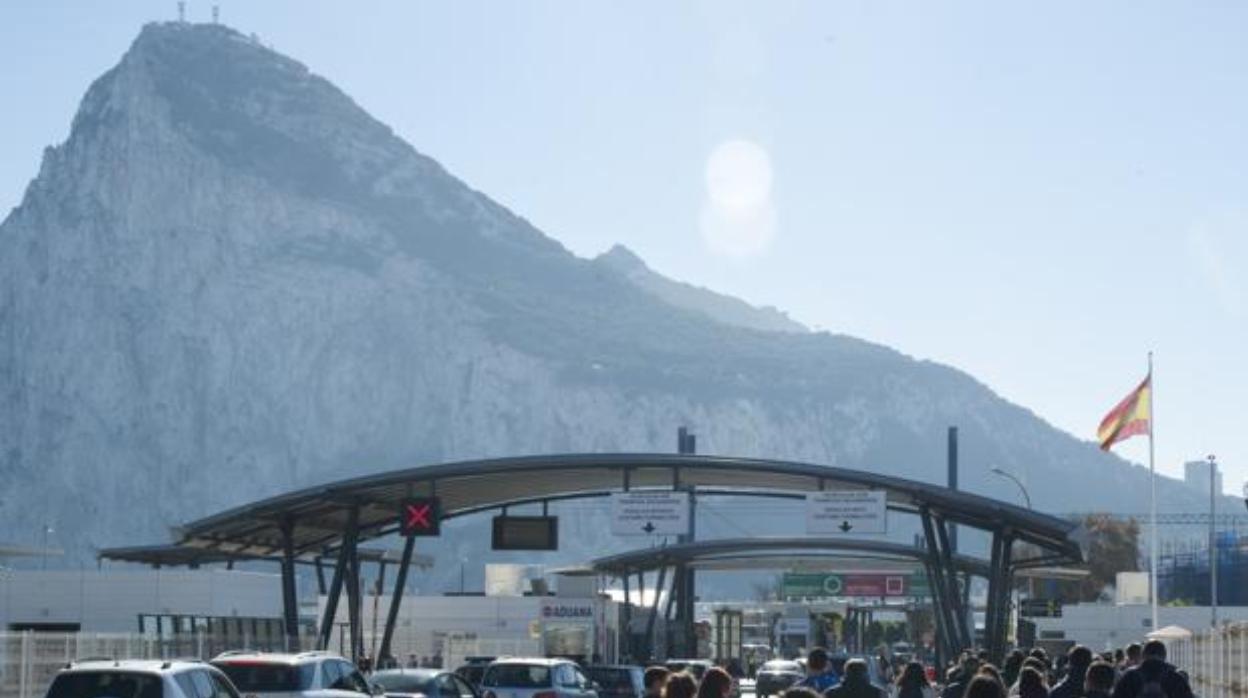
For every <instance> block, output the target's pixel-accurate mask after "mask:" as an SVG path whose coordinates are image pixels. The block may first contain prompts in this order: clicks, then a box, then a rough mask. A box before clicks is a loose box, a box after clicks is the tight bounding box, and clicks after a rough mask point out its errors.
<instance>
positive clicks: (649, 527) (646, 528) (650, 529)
mask: <svg viewBox="0 0 1248 698" xmlns="http://www.w3.org/2000/svg"><path fill="white" fill-rule="evenodd" d="M641 530H643V531H645V532H646V533H654V524H653V523H651V522H649V521H647V522H646V525H645V526H642V527H641Z"/></svg>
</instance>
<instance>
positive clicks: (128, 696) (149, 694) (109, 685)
mask: <svg viewBox="0 0 1248 698" xmlns="http://www.w3.org/2000/svg"><path fill="white" fill-rule="evenodd" d="M163 697H164V687H163V685H162V684H161V680H160V677H159V676H154V675H152V674H137V673H134V672H129V671H90V672H86V671H83V672H75V673H73V674H61V675H60V676H58V677H56V680H55V681H53V682H52V686H51V688H49V689H48V695H47V698H163Z"/></svg>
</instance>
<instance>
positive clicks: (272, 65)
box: [0, 23, 1202, 574]
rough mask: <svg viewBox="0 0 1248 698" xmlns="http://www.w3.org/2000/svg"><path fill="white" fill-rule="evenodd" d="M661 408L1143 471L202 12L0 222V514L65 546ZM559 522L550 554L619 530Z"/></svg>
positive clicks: (884, 448) (1086, 475) (733, 446)
mask: <svg viewBox="0 0 1248 698" xmlns="http://www.w3.org/2000/svg"><path fill="white" fill-rule="evenodd" d="M430 108H436V105H430ZM626 255H627V257H626ZM682 424H683V425H688V426H690V427H691V428H692V429H693V430H694V431H696V432H697V434H698V437H699V441H698V443H699V448H700V450H701V451H702V452H710V453H721V454H740V455H756V456H775V457H783V458H791V459H798V460H803V461H811V462H817V463H827V464H835V465H838V466H843V467H851V468H869V469H873V470H879V471H883V472H888V473H893V474H896V475H902V476H906V477H911V478H918V479H923V480H930V481H933V482H939V481H941V480H942V479H943V477H944V436H945V428H946V426H947V425H950V424H957V425H959V426H960V428H961V434H962V439H963V482H964V483H965V485H966V487H968V488H969V489H972V490H975V491H978V492H983V493H986V494H989V495H996V496H1001V497H1008V498H1011V499H1012V498H1013V497H1015V492H1014V490H1013V489H1012V488H1013V485H1012V484H1010V483H1008V482H1003V481H1001V480H1000V479H999V478H995V477H991V476H989V475H988V474H987V471H988V469H989V468H990V467H992V466H1000V467H1004V468H1008V469H1011V470H1013V471H1015V472H1018V473H1021V474H1023V476H1024V477H1026V478H1027V479H1028V482H1029V484H1030V488H1031V493H1032V496H1033V498H1034V499H1035V501H1036V504H1037V506H1038V507H1040V508H1043V509H1046V510H1050V511H1059V512H1060V511H1081V510H1091V509H1098V510H1101V509H1109V510H1117V511H1138V510H1141V509H1143V508H1144V507H1145V505H1146V502H1147V499H1146V492H1147V479H1146V474H1147V473H1146V472H1145V471H1144V470H1143V469H1141V468H1139V467H1136V466H1131V465H1129V464H1127V463H1125V462H1123V461H1121V460H1119V459H1118V458H1116V457H1113V456H1109V455H1105V454H1102V453H1100V452H1099V451H1097V449H1096V448H1095V447H1094V446H1092V445H1091V444H1089V443H1087V442H1085V441H1081V440H1079V439H1076V438H1073V437H1072V436H1070V435H1068V434H1065V433H1063V432H1060V431H1058V430H1056V429H1054V428H1053V427H1051V426H1050V425H1048V424H1046V423H1045V422H1044V421H1043V420H1042V419H1040V418H1038V417H1037V416H1036V415H1034V414H1032V413H1030V412H1028V411H1027V410H1026V409H1024V408H1022V407H1019V406H1017V405H1013V404H1010V403H1008V402H1006V401H1005V400H1003V399H1001V398H1000V397H998V396H996V395H994V394H993V393H992V392H991V391H990V390H989V389H987V388H986V387H985V386H984V385H982V384H980V383H978V382H977V381H975V379H973V378H972V377H970V376H968V375H966V374H964V373H961V372H959V371H957V370H954V369H952V368H949V367H946V366H942V365H939V364H935V363H930V362H924V361H915V360H912V359H910V358H908V357H906V356H904V355H902V354H900V353H898V352H896V351H894V350H892V349H889V348H887V347H883V346H879V345H875V344H871V343H869V342H865V341H862V340H859V339H855V338H852V337H845V336H837V335H832V334H828V333H813V332H808V331H805V328H803V327H801V326H800V325H798V324H797V323H794V322H793V321H791V320H788V319H787V318H785V317H784V316H783V315H781V314H779V313H778V312H775V311H768V310H759V309H755V308H751V307H749V306H747V305H746V304H744V303H741V302H739V301H736V300H734V299H731V298H728V297H724V296H719V295H716V294H712V293H710V292H707V291H704V290H701V289H694V288H692V287H689V286H685V285H683V284H679V283H677V282H673V281H671V280H667V279H663V278H662V277H659V276H658V275H656V274H654V273H653V272H650V271H649V270H647V269H645V267H644V264H643V263H642V262H641V261H640V260H639V259H636V258H635V256H632V255H631V253H626V252H623V251H620V250H617V251H615V252H612V253H609V254H608V255H606V256H605V257H603V258H600V259H598V260H586V259H581V258H578V257H576V256H575V255H573V254H571V253H570V252H569V251H567V250H566V249H565V248H564V247H563V246H562V245H560V244H559V243H558V242H556V241H555V240H552V239H551V238H549V237H547V236H546V235H544V234H542V232H541V231H539V230H537V229H536V228H534V227H533V226H532V225H530V224H529V223H528V222H527V221H525V220H524V219H523V218H522V217H520V216H518V215H516V214H515V213H512V212H511V211H508V210H507V209H505V208H503V207H502V206H500V205H498V204H497V203H495V202H493V201H491V200H490V199H489V198H488V197H487V196H486V195H484V194H482V193H479V192H476V191H474V190H472V189H471V188H470V187H469V186H468V185H466V184H465V183H463V182H461V181H459V180H458V179H456V178H455V177H454V176H452V175H451V174H449V173H448V172H447V171H446V170H445V169H443V168H442V167H441V166H440V165H439V164H438V163H436V162H434V161H433V160H431V159H429V158H428V157H425V156H424V155H421V154H420V153H419V152H417V151H416V150H415V149H413V147H412V146H411V145H409V144H408V143H406V142H404V141H403V140H401V139H400V138H398V137H397V136H396V135H395V134H394V133H393V132H392V131H391V130H390V129H389V128H387V127H386V126H385V125H384V124H382V123H379V122H378V121H377V120H375V119H373V118H372V117H370V116H369V115H368V114H367V113H365V111H364V110H362V109H361V108H360V107H359V106H358V105H356V104H355V103H354V102H353V101H352V100H351V99H350V98H349V97H348V96H347V95H346V94H344V93H343V92H342V91H340V90H339V89H338V88H336V87H334V86H333V85H331V84H330V83H329V82H327V81H326V80H324V79H322V78H320V77H318V76H316V75H315V74H313V73H311V72H309V71H308V69H307V68H305V67H304V66H303V65H301V64H300V63H298V62H296V61H294V60H291V59H290V58H287V57H284V56H282V55H279V54H277V53H275V52H273V51H271V50H268V49H267V48H265V47H263V46H261V45H258V44H257V43H255V42H253V41H252V40H249V39H247V38H246V37H244V36H243V35H241V34H239V33H237V32H235V31H232V30H230V29H227V28H225V27H221V26H212V25H190V24H173V23H171V24H153V25H149V26H147V27H145V28H144V29H143V30H142V32H141V33H140V35H139V36H138V38H137V39H136V40H135V41H134V43H133V45H132V46H131V47H130V49H129V50H128V51H127V52H126V54H125V55H124V56H123V57H122V59H121V61H120V62H119V63H118V64H117V65H116V66H115V67H114V68H112V69H111V70H109V71H108V72H107V73H105V74H104V75H103V76H101V77H100V78H99V79H98V80H96V81H95V83H94V84H92V85H91V86H90V89H89V90H88V91H87V93H86V96H85V97H84V99H83V100H82V104H81V107H80V110H79V112H78V114H77V116H76V117H75V119H74V121H73V126H72V129H71V132H70V134H69V136H68V138H67V139H66V141H65V142H64V143H62V144H60V145H58V146H55V147H50V148H48V149H47V151H46V153H45V155H44V158H43V163H42V166H41V169H40V171H39V173H38V176H37V177H36V178H35V179H34V180H33V181H32V182H31V184H30V186H29V188H28V190H27V192H26V194H25V197H24V199H23V201H22V203H21V205H20V206H19V207H17V208H16V209H14V210H13V211H12V212H11V213H10V214H9V216H8V217H7V219H6V220H5V221H4V223H3V224H2V225H0V481H3V482H4V486H3V490H2V494H0V525H2V526H3V529H2V530H4V531H5V532H6V534H5V537H7V538H10V539H11V540H13V541H14V542H24V543H31V542H38V540H39V536H40V531H41V530H42V528H43V525H44V524H45V523H46V524H50V525H51V526H52V527H53V528H54V529H55V535H54V540H53V541H52V543H53V544H56V545H60V546H63V547H65V548H66V549H67V550H69V551H70V552H71V558H70V560H71V561H76V560H80V559H83V558H86V557H87V556H89V555H90V551H91V550H93V549H94V548H96V547H101V546H114V545H128V544H137V543H145V542H160V541H164V540H167V529H168V527H169V526H171V525H174V524H177V523H179V522H183V521H186V520H189V519H193V518H197V517H199V516H202V515H205V514H208V513H212V512H214V511H217V510H220V509H222V508H224V507H227V506H232V505H237V504H240V503H243V502H246V501H250V500H253V499H256V498H259V497H262V496H267V495H272V494H276V493H279V492H282V491H285V490H289V489H291V488H295V487H303V486H308V485H311V484H314V483H319V482H326V481H330V480H335V479H339V478H344V477H347V476H353V475H359V474H362V473H368V472H376V471H382V470H385V469H389V468H393V467H397V466H406V465H411V464H416V463H424V462H437V461H443V460H447V459H459V458H470V457H476V456H486V455H507V454H531V453H542V452H560V451H654V450H662V451H668V450H672V449H673V448H674V441H675V438H674V431H675V429H676V427H677V426H678V425H682ZM1163 492H1164V503H1165V506H1166V508H1168V509H1179V508H1184V507H1187V508H1193V507H1200V506H1202V505H1201V503H1200V502H1201V497H1200V495H1199V494H1198V493H1194V492H1190V491H1188V490H1187V489H1186V488H1183V487H1181V486H1178V485H1177V484H1174V483H1169V482H1167V483H1166V484H1165V486H1164V489H1163ZM578 511H579V512H580V513H577V512H578ZM568 516H588V517H593V516H595V515H594V514H593V513H592V512H589V513H585V511H584V510H583V509H582V510H575V511H573V510H571V509H569V514H568ZM589 520H591V521H592V518H591V519H589ZM472 525H475V524H472ZM472 525H470V524H458V523H457V524H456V526H455V527H452V530H457V529H460V528H462V527H468V528H471V526H472ZM717 527H718V528H719V530H722V531H723V532H724V534H733V535H735V534H737V532H736V531H733V530H731V529H729V528H724V526H723V524H721V523H717V522H716V521H714V520H711V521H707V522H706V523H705V524H700V530H701V531H703V532H704V533H706V534H707V535H714V534H715V531H716V530H717ZM570 528H579V529H581V530H579V531H577V530H570V531H565V535H564V539H565V541H566V543H567V550H565V551H564V553H563V554H562V556H563V559H566V558H571V559H576V558H580V557H585V556H588V555H592V554H600V553H602V552H606V551H607V550H606V549H607V548H611V549H623V548H626V547H629V546H630V545H632V544H635V543H636V541H616V542H615V543H611V544H603V543H602V542H601V539H600V538H596V537H594V536H593V535H592V534H590V533H587V532H586V527H583V526H582V527H570ZM760 528H765V525H764V524H762V523H760ZM486 539H487V537H486V536H485V534H484V533H482V534H481V535H480V536H476V537H474V538H473V542H465V541H466V540H467V539H461V540H459V541H458V542H455V541H449V540H448V541H443V542H442V543H441V545H442V546H445V547H447V548H448V549H449V548H451V547H455V546H458V554H459V555H468V556H471V557H473V558H474V559H476V558H477V557H479V556H480V555H481V554H482V553H481V551H482V550H483V546H482V542H481V541H484V540H486ZM484 545H486V546H488V543H485V544H484ZM612 546H614V547H612ZM448 557H451V558H452V561H451V562H450V563H449V565H450V568H448V569H451V568H453V570H454V573H455V574H457V573H458V564H459V563H458V559H455V558H454V555H451V556H448ZM530 557H532V556H530ZM440 569H441V568H440ZM440 573H447V574H449V573H450V572H448V571H447V569H441V571H440Z"/></svg>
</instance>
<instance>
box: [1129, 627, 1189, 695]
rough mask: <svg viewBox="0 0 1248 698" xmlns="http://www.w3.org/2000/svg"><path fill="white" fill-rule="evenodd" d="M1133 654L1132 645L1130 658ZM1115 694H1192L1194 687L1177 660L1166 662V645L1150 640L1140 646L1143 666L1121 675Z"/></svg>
mask: <svg viewBox="0 0 1248 698" xmlns="http://www.w3.org/2000/svg"><path fill="white" fill-rule="evenodd" d="M1130 656H1131V652H1130V648H1129V647H1128V648H1127V657H1128V659H1127V661H1130ZM1113 698H1192V687H1191V686H1190V685H1188V683H1187V679H1186V678H1184V677H1183V675H1182V674H1180V673H1179V672H1178V671H1177V670H1176V669H1175V668H1174V665H1173V664H1170V663H1168V662H1166V646H1165V645H1164V644H1162V643H1161V642H1160V641H1158V640H1149V641H1148V642H1146V643H1144V647H1142V648H1141V649H1140V664H1139V666H1137V667H1135V668H1133V669H1128V670H1127V671H1126V672H1125V673H1123V675H1122V678H1120V679H1118V685H1117V686H1114V693H1113Z"/></svg>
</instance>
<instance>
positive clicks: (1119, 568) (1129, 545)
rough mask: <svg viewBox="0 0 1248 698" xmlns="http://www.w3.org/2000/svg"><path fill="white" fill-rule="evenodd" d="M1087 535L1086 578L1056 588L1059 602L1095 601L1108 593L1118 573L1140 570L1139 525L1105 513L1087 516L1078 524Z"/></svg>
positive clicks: (1130, 520) (1114, 583)
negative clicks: (1059, 590) (1059, 593)
mask: <svg viewBox="0 0 1248 698" xmlns="http://www.w3.org/2000/svg"><path fill="white" fill-rule="evenodd" d="M1080 523H1081V525H1082V527H1083V529H1084V532H1085V534H1086V536H1087V541H1088V542H1087V545H1086V546H1085V548H1084V551H1083V552H1084V559H1085V560H1087V565H1088V571H1089V573H1090V574H1089V575H1088V576H1087V577H1085V578H1083V579H1082V580H1081V581H1078V582H1068V583H1065V584H1062V585H1061V586H1060V589H1061V591H1062V592H1063V593H1062V594H1061V600H1062V601H1099V600H1104V599H1105V597H1106V596H1107V595H1109V594H1111V593H1112V591H1111V590H1112V589H1113V588H1114V586H1115V585H1116V584H1117V576H1118V573H1119V572H1138V571H1139V570H1140V524H1139V522H1138V521H1136V520H1135V519H1127V520H1126V521H1122V520H1120V519H1116V518H1114V517H1113V516H1111V515H1109V514H1088V515H1087V516H1085V517H1084V518H1083V521H1082V522H1080Z"/></svg>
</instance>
